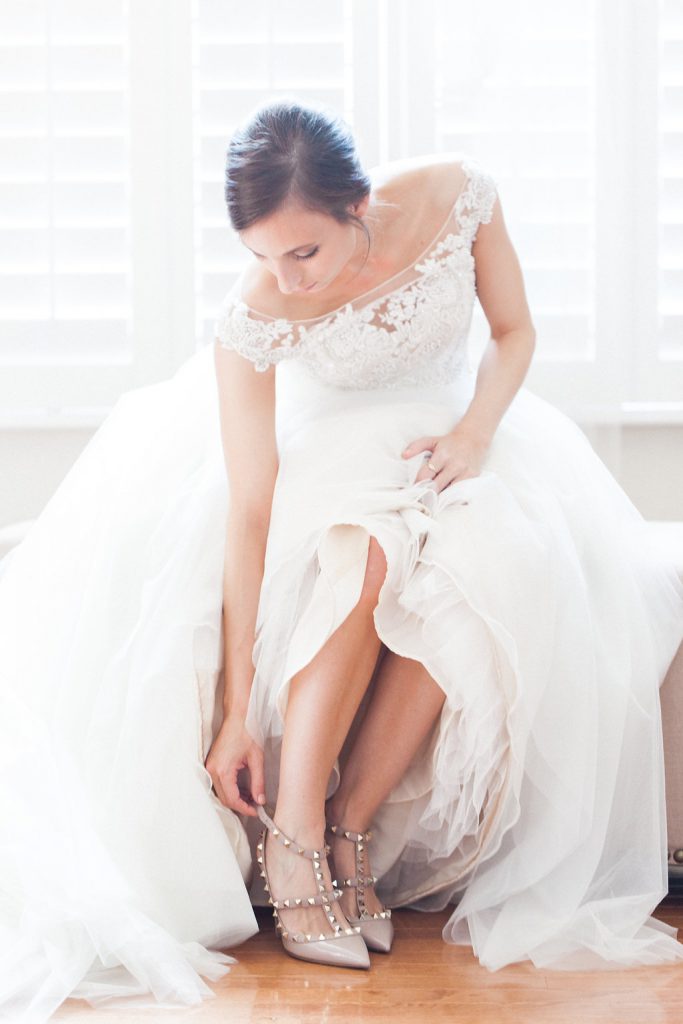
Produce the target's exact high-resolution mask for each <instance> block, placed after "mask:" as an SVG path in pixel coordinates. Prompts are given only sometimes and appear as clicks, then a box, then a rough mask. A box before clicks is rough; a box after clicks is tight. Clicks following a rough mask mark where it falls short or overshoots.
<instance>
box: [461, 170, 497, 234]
mask: <svg viewBox="0 0 683 1024" xmlns="http://www.w3.org/2000/svg"><path fill="white" fill-rule="evenodd" d="M462 165H463V169H464V170H465V173H466V174H467V178H468V183H467V187H466V188H465V190H464V192H463V194H462V196H461V199H462V203H461V204H459V205H460V209H459V210H458V211H457V216H458V221H459V223H460V226H461V228H462V230H463V231H464V232H465V233H466V234H467V236H468V237H469V240H470V243H471V242H473V241H474V239H475V238H476V235H477V228H478V227H479V225H480V224H488V223H489V221H490V220H491V217H492V216H493V207H494V206H495V202H496V198H497V196H498V187H497V182H496V179H495V178H494V177H493V175H492V174H490V173H489V172H488V171H487V170H485V169H484V167H482V165H481V164H480V163H479V161H478V160H474V159H472V158H468V159H466V160H463V161H462Z"/></svg>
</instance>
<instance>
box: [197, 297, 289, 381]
mask: <svg viewBox="0 0 683 1024" xmlns="http://www.w3.org/2000/svg"><path fill="white" fill-rule="evenodd" d="M214 336H215V339H216V342H217V343H218V344H219V345H220V346H221V347H222V348H230V349H233V350H234V351H235V352H237V353H239V355H241V356H244V358H245V359H248V360H249V361H250V362H252V363H253V364H254V369H255V370H258V371H259V372H261V373H262V372H264V371H265V370H267V369H268V368H269V367H270V366H273V365H274V364H275V363H278V362H279V361H280V360H281V359H284V358H285V357H286V356H288V355H291V354H292V346H293V344H294V338H293V335H292V325H291V323H290V322H289V321H288V320H271V319H267V320H265V319H261V318H259V316H258V314H256V313H255V311H254V310H252V309H250V307H249V306H247V305H246V303H245V302H243V301H242V299H240V297H239V294H238V293H237V291H236V289H235V288H233V289H231V291H230V292H228V294H227V295H226V297H225V298H224V299H223V302H222V303H221V305H220V308H219V311H218V316H217V317H216V320H215V321H214Z"/></svg>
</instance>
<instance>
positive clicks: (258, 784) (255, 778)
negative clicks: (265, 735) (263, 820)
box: [247, 746, 266, 804]
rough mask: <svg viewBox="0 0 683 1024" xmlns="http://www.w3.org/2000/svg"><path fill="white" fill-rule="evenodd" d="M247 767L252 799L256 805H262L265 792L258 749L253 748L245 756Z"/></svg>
mask: <svg viewBox="0 0 683 1024" xmlns="http://www.w3.org/2000/svg"><path fill="white" fill-rule="evenodd" d="M247 767H248V768H249V780H250V783H251V796H252V799H253V800H255V801H256V803H258V804H264V803H265V802H266V796H265V792H266V790H265V784H264V778H263V751H262V750H261V748H260V747H257V746H253V747H252V748H251V750H250V752H249V754H248V755H247Z"/></svg>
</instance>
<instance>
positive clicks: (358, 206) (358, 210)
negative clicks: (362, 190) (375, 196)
mask: <svg viewBox="0 0 683 1024" xmlns="http://www.w3.org/2000/svg"><path fill="white" fill-rule="evenodd" d="M369 205H370V193H369V192H368V194H367V195H366V196H364V197H363V199H361V200H360V202H358V203H354V204H353V206H352V207H351V209H352V210H353V212H354V213H355V215H356V217H363V216H364V215H365V214H366V213H367V209H368V206H369Z"/></svg>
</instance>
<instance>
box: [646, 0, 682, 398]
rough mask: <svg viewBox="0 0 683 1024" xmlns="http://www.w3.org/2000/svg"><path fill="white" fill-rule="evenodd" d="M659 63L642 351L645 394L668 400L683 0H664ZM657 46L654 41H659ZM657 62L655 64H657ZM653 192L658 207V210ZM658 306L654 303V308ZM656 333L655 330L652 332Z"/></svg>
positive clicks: (674, 341)
mask: <svg viewBox="0 0 683 1024" xmlns="http://www.w3.org/2000/svg"><path fill="white" fill-rule="evenodd" d="M659 14H660V17H659V24H658V26H657V33H656V38H655V46H656V52H655V61H654V62H653V64H654V68H656V73H657V83H656V92H655V88H654V87H653V88H652V92H653V93H655V98H656V104H657V112H658V117H657V118H653V119H652V124H653V125H654V126H656V133H657V134H656V139H655V140H653V141H654V145H653V152H654V154H655V155H656V159H657V167H656V174H657V181H656V188H655V189H653V190H652V191H651V192H650V193H649V195H647V196H646V197H645V198H646V200H647V205H646V208H647V211H648V214H649V215H650V218H651V219H650V225H654V229H655V231H656V237H655V238H654V239H651V240H649V241H650V244H651V245H656V247H657V254H658V260H657V282H656V298H655V299H654V301H653V300H652V297H651V292H648V299H649V303H648V310H652V313H651V316H650V324H651V325H652V327H651V329H652V328H654V332H656V333H654V332H653V333H654V337H655V339H656V341H655V344H654V345H651V346H645V347H644V348H643V350H642V354H641V377H642V381H643V384H642V387H643V391H644V393H645V395H647V396H649V397H650V398H652V399H659V400H660V401H663V402H668V403H676V402H678V403H680V402H681V401H682V400H683V4H682V3H681V2H680V0H660V4H659ZM653 48H654V47H653ZM654 68H653V70H654ZM653 197H656V208H655V209H654V210H653V209H652V205H653ZM652 307H654V309H653V308H652ZM652 336H653V335H650V337H652Z"/></svg>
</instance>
